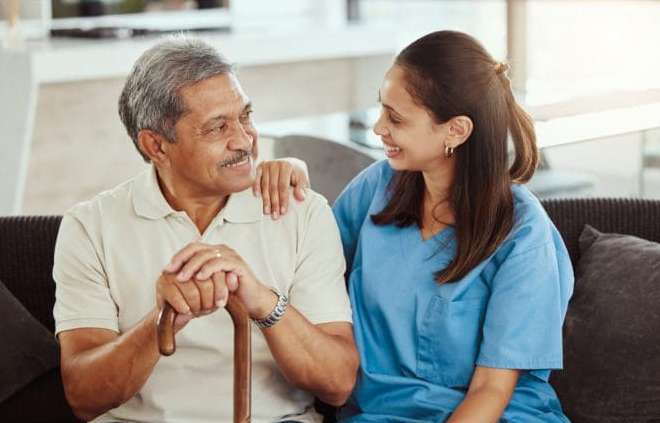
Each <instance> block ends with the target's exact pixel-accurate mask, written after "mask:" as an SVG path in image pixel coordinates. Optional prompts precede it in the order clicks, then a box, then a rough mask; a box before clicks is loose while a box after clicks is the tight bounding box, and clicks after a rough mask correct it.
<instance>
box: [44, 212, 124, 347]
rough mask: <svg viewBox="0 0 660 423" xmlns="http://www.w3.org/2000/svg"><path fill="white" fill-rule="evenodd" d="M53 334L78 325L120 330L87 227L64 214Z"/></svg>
mask: <svg viewBox="0 0 660 423" xmlns="http://www.w3.org/2000/svg"><path fill="white" fill-rule="evenodd" d="M53 279H54V280H55V283H56V289H55V309H54V316H55V333H56V334H57V333H59V332H62V331H66V330H70V329H78V328H83V327H85V328H101V329H109V330H113V331H115V332H119V323H118V316H117V306H116V304H115V302H114V301H113V299H112V296H111V294H110V289H109V287H108V282H107V277H106V273H105V269H104V267H103V264H102V262H101V258H100V256H99V254H98V251H97V249H96V248H95V246H94V243H93V241H92V238H91V237H90V234H89V232H88V230H87V229H86V228H85V227H84V225H83V224H82V223H81V221H80V220H78V219H77V218H76V217H74V216H73V215H71V214H70V213H67V214H66V215H65V216H64V217H63V219H62V223H61V225H60V230H59V233H58V235H57V242H56V244H55V260H54V267H53Z"/></svg>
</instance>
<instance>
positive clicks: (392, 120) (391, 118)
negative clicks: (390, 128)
mask: <svg viewBox="0 0 660 423" xmlns="http://www.w3.org/2000/svg"><path fill="white" fill-rule="evenodd" d="M389 120H390V122H391V123H392V124H393V125H398V124H399V123H401V121H400V120H398V119H395V118H393V117H392V116H390V117H389Z"/></svg>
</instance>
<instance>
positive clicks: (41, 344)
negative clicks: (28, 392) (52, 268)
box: [0, 281, 59, 402]
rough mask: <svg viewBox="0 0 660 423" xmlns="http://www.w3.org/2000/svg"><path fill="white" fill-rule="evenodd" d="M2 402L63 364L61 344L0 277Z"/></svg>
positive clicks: (0, 388)
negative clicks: (60, 362)
mask: <svg viewBox="0 0 660 423" xmlns="http://www.w3.org/2000/svg"><path fill="white" fill-rule="evenodd" d="M0 340H1V341H0V366H1V367H0V368H1V369H2V370H1V371H0V380H2V383H0V402H2V401H4V400H5V399H7V398H8V397H10V396H11V395H12V394H13V393H15V392H16V391H18V390H19V389H21V388H22V387H24V386H26V385H27V384H28V383H30V382H31V381H32V380H33V379H35V378H37V377H39V376H41V375H43V374H45V373H46V372H48V371H49V370H51V369H53V368H55V367H57V366H58V365H59V347H58V344H57V341H56V340H55V338H54V337H53V334H52V333H51V332H50V331H48V329H46V328H45V327H44V326H42V325H41V323H39V322H38V321H37V320H36V319H35V318H34V317H32V315H31V314H30V312H28V311H27V310H26V309H25V308H24V307H23V306H22V305H21V303H20V302H19V301H18V300H17V299H16V298H15V297H14V296H13V295H12V294H11V292H9V290H8V289H7V287H5V285H4V284H3V283H2V281H0Z"/></svg>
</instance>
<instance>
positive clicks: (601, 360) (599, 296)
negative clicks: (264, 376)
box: [0, 198, 660, 423]
mask: <svg viewBox="0 0 660 423" xmlns="http://www.w3.org/2000/svg"><path fill="white" fill-rule="evenodd" d="M543 205H544V207H545V208H546V210H547V211H548V214H549V215H550V217H551V218H552V220H553V221H554V223H555V224H556V226H557V227H558V229H559V231H560V232H561V234H562V236H563V238H564V241H565V242H566V245H567V247H568V250H569V253H570V255H571V259H572V261H573V263H574V265H575V269H576V273H579V272H582V273H580V274H577V283H576V290H575V295H574V298H573V299H572V300H571V304H570V305H569V314H568V316H567V322H566V325H565V326H566V327H565V344H564V351H565V353H564V355H565V369H564V370H563V371H557V372H554V373H553V376H552V378H551V383H552V384H553V385H554V387H555V389H556V390H557V392H558V394H559V397H560V399H561V401H562V403H563V405H564V409H565V411H566V414H567V415H568V416H569V417H570V418H571V421H572V422H573V423H591V422H600V423H606V422H626V423H634V422H656V423H658V422H660V361H659V359H658V357H660V354H659V353H660V327H659V326H658V324H660V314H659V313H658V312H656V311H655V309H660V307H648V305H649V303H651V304H652V303H653V301H660V297H659V295H660V294H659V293H660V278H659V276H660V259H658V262H657V263H655V264H654V263H650V270H648V269H643V268H644V263H646V262H648V261H649V260H651V261H653V260H654V258H653V257H655V256H653V255H652V254H653V253H654V251H655V250H654V249H653V248H654V244H651V243H648V245H647V244H643V245H642V250H641V251H642V253H639V254H638V253H636V252H635V253H632V255H631V259H634V260H641V262H639V263H637V264H634V265H633V267H634V269H633V268H631V269H625V268H624V269H623V271H624V272H625V275H626V277H624V278H623V279H621V276H620V274H619V275H618V276H617V273H616V272H619V273H620V272H621V271H622V270H621V269H618V270H617V269H613V268H610V264H616V263H615V262H619V263H620V264H621V266H624V265H625V260H624V259H625V256H626V254H625V253H621V250H618V251H617V250H615V251H609V250H608V254H614V258H610V259H607V258H605V259H603V257H600V258H598V257H596V258H593V257H591V256H592V255H593V254H591V252H590V253H589V257H590V258H589V260H591V261H590V262H589V263H582V261H583V260H582V257H581V249H580V247H581V245H580V243H582V247H583V248H582V250H583V251H584V247H585V245H587V244H589V246H591V245H596V242H595V241H593V240H594V239H595V238H594V236H595V235H594V234H593V233H590V234H589V236H588V237H587V238H588V239H586V240H585V234H584V233H583V230H584V228H585V224H589V225H591V226H593V227H594V228H596V229H598V230H599V231H601V232H603V233H618V234H626V235H633V236H635V237H639V238H643V239H645V240H649V241H654V242H659V241H660V200H640V199H623V198H621V199H597V198H588V199H584V198H583V199H553V200H545V201H543ZM60 219H61V217H60V216H18V217H0V281H1V282H2V283H3V284H4V286H6V288H7V289H5V290H4V291H0V305H2V308H0V310H2V311H0V313H4V314H3V315H2V316H1V319H0V321H1V322H2V323H0V336H1V337H2V343H0V345H1V346H0V359H2V360H4V361H1V362H0V368H1V369H2V373H0V374H1V375H2V376H4V377H2V378H1V379H2V380H3V389H2V390H0V393H1V392H4V398H3V397H0V422H14V423H20V422H32V423H35V422H58V423H68V422H77V421H78V420H77V419H76V418H75V417H74V416H73V414H72V413H71V410H70V408H69V407H68V405H67V403H66V400H65V397H64V393H63V389H62V382H61V379H60V375H59V367H58V363H57V349H56V345H54V343H53V342H52V339H53V337H52V335H51V334H52V331H53V316H52V308H53V302H54V283H53V280H52V278H51V269H52V265H53V247H54V244H55V239H56V236H57V231H58V228H59V224H60ZM581 235H582V239H580V237H581ZM604 236H605V235H604ZM598 239H599V240H601V241H603V242H605V243H606V244H607V243H608V242H609V243H610V244H612V243H614V244H616V243H617V242H618V241H621V238H620V237H619V238H616V237H614V238H611V237H610V238H608V237H607V236H605V238H602V239H601V238H598ZM631 239H632V240H633V241H634V242H633V244H635V243H637V242H638V241H637V240H638V238H632V237H625V238H623V241H625V242H624V243H623V247H622V248H624V249H626V248H627V249H628V250H630V248H633V247H634V246H635V245H633V246H632V247H631V246H630V245H629V243H630V240H631ZM598 242H600V241H598ZM626 242H628V244H626ZM639 242H642V243H643V242H645V241H642V240H639ZM610 244H607V245H610ZM607 245H606V246H607ZM655 245H657V244H655ZM608 248H609V247H608ZM606 249H607V248H606ZM628 250H626V251H628ZM590 251H591V250H590ZM649 251H650V253H649ZM645 254H651V256H645ZM605 257H606V256H605ZM640 257H641V258H640ZM649 257H650V258H649ZM658 257H660V256H658ZM592 259H593V260H592ZM598 260H600V262H599V261H598ZM603 260H606V262H605V263H603ZM594 261H595V263H596V265H597V266H598V267H599V268H600V269H601V270H602V269H604V272H605V273H603V274H599V273H598V271H599V270H589V266H593V264H592V263H591V262H594ZM610 262H611V263H610ZM656 265H657V266H656ZM585 266H586V267H585ZM621 266H620V267H621ZM654 266H655V267H654ZM615 267H616V266H615ZM629 267H630V266H629ZM640 270H641V271H646V272H647V273H646V275H647V276H644V275H645V274H642V275H641V276H640V275H635V272H636V271H640ZM654 271H655V272H656V273H653V272H654ZM649 272H650V273H649ZM585 273H586V274H585ZM590 275H595V277H596V282H593V281H592V280H589V278H588V277H589V276H590ZM608 275H614V278H615V279H617V280H613V281H606V280H604V279H607V278H608ZM633 279H637V280H633ZM594 284H595V285H596V286H593V285H594ZM640 284H641V285H642V286H641V287H640V286H639V285H640ZM582 285H583V286H582ZM587 285H592V286H591V288H590V289H582V288H584V287H587ZM0 287H2V285H0ZM608 287H609V288H608ZM605 288H607V289H605ZM653 288H655V290H653ZM639 290H642V292H644V294H641V295H640V294H639V292H638V291H639ZM3 292H4V294H3ZM8 293H10V294H8ZM2 296H4V298H3V297H2ZM8 297H11V298H8ZM608 302H613V303H614V306H612V307H610V306H607V305H608V304H609V303H608ZM599 304H604V305H606V306H607V307H604V308H605V309H603V307H601V308H599V306H598V305H599ZM636 305H639V306H636ZM12 307H13V309H12ZM10 309H11V310H13V311H12V315H7V314H6V313H8V311H7V310H10ZM19 309H23V312H21V311H20V310H19ZM583 309H584V310H583ZM22 313H24V314H25V316H23V317H22V318H18V317H16V316H17V315H20V314H22ZM608 313H610V314H612V313H613V314H614V316H613V317H612V316H611V315H608ZM617 313H618V314H617ZM608 318H609V320H608ZM612 319H614V320H612ZM623 325H631V326H632V327H621V326H623ZM633 325H636V326H633ZM594 328H595V329H594ZM617 337H619V338H620V339H618V338H617ZM37 338H39V339H37ZM10 341H11V342H10ZM601 344H602V345H601ZM626 358H627V360H626ZM24 376H25V377H24ZM21 379H22V380H21ZM11 384H14V385H15V386H10V385H11ZM325 412H326V413H327V418H328V420H332V417H333V416H332V414H333V410H332V409H327V408H326V409H325Z"/></svg>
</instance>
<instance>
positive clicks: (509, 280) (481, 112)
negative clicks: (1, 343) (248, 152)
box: [262, 31, 573, 423]
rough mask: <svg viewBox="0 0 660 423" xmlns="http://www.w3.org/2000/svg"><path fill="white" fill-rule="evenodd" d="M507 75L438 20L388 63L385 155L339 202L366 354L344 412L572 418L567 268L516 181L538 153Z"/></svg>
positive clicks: (406, 418) (379, 127) (458, 418)
mask: <svg viewBox="0 0 660 423" xmlns="http://www.w3.org/2000/svg"><path fill="white" fill-rule="evenodd" d="M506 70H507V66H506V65H504V64H501V63H499V62H496V61H495V60H493V58H492V57H491V56H490V55H489V54H488V53H487V52H486V50H485V49H484V48H483V47H482V46H481V44H479V42H477V41H476V40H475V39H474V38H472V37H470V36H468V35H466V34H463V33H459V32H452V31H440V32H434V33H431V34H429V35H426V36H424V37H422V38H420V39H418V40H417V41H415V42H413V43H412V44H411V45H409V46H408V47H406V48H405V49H404V50H403V51H402V52H401V53H400V54H399V55H398V56H397V57H396V60H395V62H394V64H393V65H392V66H391V67H390V69H389V70H388V71H387V73H386V74H385V77H384V79H383V84H382V87H381V89H380V102H381V104H382V112H381V116H380V119H379V120H378V122H377V123H376V125H375V127H374V132H375V133H376V134H377V135H379V136H380V137H381V140H382V142H383V146H384V148H385V153H386V155H387V160H383V161H380V162H377V163H375V164H374V165H372V166H371V167H369V168H368V169H366V170H365V171H363V172H362V173H361V174H360V175H358V176H357V177H356V178H355V179H354V180H353V181H352V182H351V183H350V184H349V185H348V186H347V187H346V189H345V190H344V192H343V193H342V194H341V195H340V197H339V198H338V199H337V201H336V203H335V205H334V207H333V210H334V213H335V217H336V219H337V223H338V225H339V228H340V232H341V236H342V241H343V245H344V254H345V256H346V261H347V265H348V269H349V272H348V273H347V275H348V289H349V292H350V298H351V304H352V307H353V320H354V321H353V324H354V332H355V338H356V342H357V346H358V349H359V351H360V358H361V368H360V371H359V374H358V381H357V384H356V386H355V389H354V391H353V394H352V396H351V397H350V399H349V401H348V403H347V404H346V405H345V406H344V407H343V408H342V409H341V411H340V420H341V421H342V422H417V421H428V422H451V423H458V422H470V423H479V422H483V423H486V422H521V423H522V422H524V423H537V422H538V423H541V422H568V419H567V418H566V417H565V416H564V415H563V413H562V411H561V407H560V405H559V402H558V400H557V397H556V395H555V393H554V391H553V389H552V387H551V386H550V385H549V384H548V377H549V374H550V370H552V369H557V368H561V366H562V343H561V326H562V323H563V320H564V316H565V313H566V307H567V303H568V299H569V297H570V295H571V293H572V287H573V272H572V268H571V263H570V259H569V257H568V253H567V252H566V249H565V246H564V244H563V242H562V240H561V237H560V235H559V233H558V232H557V230H556V228H555V227H554V225H553V224H552V222H551V221H550V219H549V218H548V216H547V215H546V213H545V212H544V210H543V207H542V206H541V205H540V203H539V202H538V200H537V199H536V198H535V197H534V196H533V195H532V194H531V193H530V192H529V191H528V190H527V189H525V188H524V187H523V186H521V185H520V184H521V183H524V182H526V181H528V180H529V179H530V178H531V176H532V174H533V173H534V169H535V167H536V164H537V160H538V151H537V147H536V140H535V134H534V129H533V123H532V120H531V118H530V117H529V116H528V115H527V114H526V113H525V112H524V111H523V110H522V109H521V107H520V106H519V105H518V104H517V103H516V101H515V99H514V96H513V92H512V90H511V83H510V80H509V79H508V78H507V76H506V73H505V72H506ZM507 135H510V139H511V141H512V147H513V151H512V152H511V154H510V149H509V145H508V141H507ZM512 155H513V160H512V163H510V162H511V160H510V157H511V156H512ZM270 166H271V165H269V164H266V165H265V166H262V171H263V172H265V173H268V172H269V169H270ZM272 166H275V165H272ZM297 172H298V173H300V171H297ZM285 176H286V175H285V172H281V173H280V174H279V178H280V179H282V178H284V177H285ZM297 178H298V179H302V177H301V176H297ZM270 179H271V180H273V179H277V178H273V177H271V178H270ZM262 182H263V181H262Z"/></svg>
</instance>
